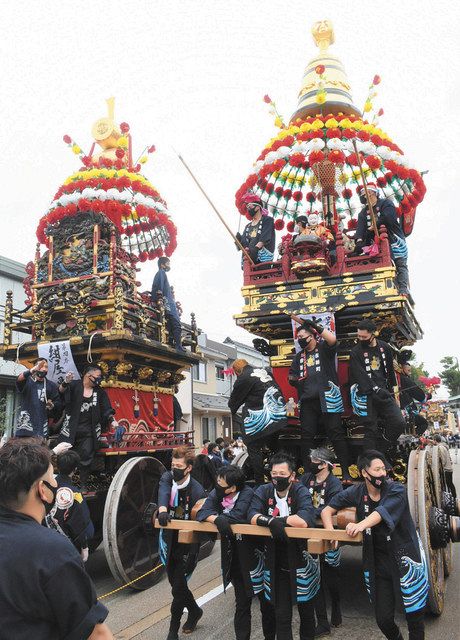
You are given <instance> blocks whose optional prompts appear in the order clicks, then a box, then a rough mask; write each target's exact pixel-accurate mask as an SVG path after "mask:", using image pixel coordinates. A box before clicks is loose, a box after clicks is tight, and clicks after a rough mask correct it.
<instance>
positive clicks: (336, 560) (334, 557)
mask: <svg viewBox="0 0 460 640" xmlns="http://www.w3.org/2000/svg"><path fill="white" fill-rule="evenodd" d="M341 555H342V553H341V550H340V548H339V549H329V551H326V553H325V554H324V562H325V563H326V564H328V565H329V566H330V567H338V566H339V565H340V557H341Z"/></svg>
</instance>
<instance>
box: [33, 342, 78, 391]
mask: <svg viewBox="0 0 460 640" xmlns="http://www.w3.org/2000/svg"><path fill="white" fill-rule="evenodd" d="M38 357H39V358H46V360H48V375H47V378H48V380H52V381H53V382H56V384H60V383H61V382H62V381H63V380H64V378H65V374H66V373H68V372H69V371H71V372H72V373H73V377H74V380H79V379H80V374H79V373H78V371H77V367H76V366H75V362H74V360H73V355H72V350H71V348H70V342H69V340H62V341H61V342H44V343H41V344H39V345H38Z"/></svg>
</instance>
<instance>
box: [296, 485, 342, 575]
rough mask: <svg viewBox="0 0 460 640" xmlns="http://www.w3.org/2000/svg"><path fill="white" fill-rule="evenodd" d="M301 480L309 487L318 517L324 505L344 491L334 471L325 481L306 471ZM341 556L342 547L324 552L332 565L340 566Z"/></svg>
mask: <svg viewBox="0 0 460 640" xmlns="http://www.w3.org/2000/svg"><path fill="white" fill-rule="evenodd" d="M299 482H300V483H301V484H303V485H304V486H305V487H306V488H307V489H308V492H309V494H310V496H311V501H312V504H313V508H314V510H315V518H316V519H318V518H320V517H321V511H322V510H323V509H324V507H327V505H328V504H329V502H330V501H331V500H332V498H333V497H334V496H335V495H337V494H338V493H340V492H341V491H343V487H342V483H341V482H340V480H339V479H338V478H336V476H334V475H333V474H332V473H330V474H329V475H328V476H327V478H326V480H323V482H318V480H317V479H316V476H315V475H314V474H313V473H304V474H303V476H302V477H301V478H300V479H299ZM340 557H341V551H340V547H338V548H337V549H329V551H326V553H325V554H324V561H325V562H326V564H328V565H330V566H332V567H338V566H339V564H340Z"/></svg>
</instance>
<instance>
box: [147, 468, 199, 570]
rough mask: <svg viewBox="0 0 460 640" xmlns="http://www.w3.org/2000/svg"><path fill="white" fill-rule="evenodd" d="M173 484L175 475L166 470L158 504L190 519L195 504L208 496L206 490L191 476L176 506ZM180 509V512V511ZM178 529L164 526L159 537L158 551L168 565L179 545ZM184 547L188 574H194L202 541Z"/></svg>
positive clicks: (163, 561) (162, 479)
mask: <svg viewBox="0 0 460 640" xmlns="http://www.w3.org/2000/svg"><path fill="white" fill-rule="evenodd" d="M172 486H173V475H172V473H171V471H165V472H164V474H163V475H162V476H161V478H160V486H159V487H158V506H159V507H166V508H167V510H168V512H169V514H170V515H171V516H172V517H173V518H174V519H178V520H190V518H191V512H192V508H193V507H194V505H195V504H196V503H197V502H198V500H201V498H204V497H206V492H205V490H204V489H203V487H202V486H201V484H200V483H199V482H197V481H196V480H195V479H194V478H190V482H189V483H188V485H187V486H186V488H185V489H182V491H179V492H178V493H179V503H178V505H176V506H172V505H170V498H171V490H172ZM179 511H180V512H179ZM178 533H179V532H178V531H176V530H173V529H169V530H168V528H167V527H164V528H162V529H160V535H159V537H158V551H159V554H160V560H161V562H162V563H163V564H164V566H165V567H166V566H167V565H168V563H169V560H170V557H171V552H172V550H173V548H174V547H176V546H177V545H179V543H178V541H177V537H178ZM181 546H182V547H184V556H187V561H186V564H185V566H186V575H187V576H190V575H192V573H193V571H194V569H195V567H196V565H197V562H198V553H199V551H200V543H197V544H187V545H185V544H184V545H181Z"/></svg>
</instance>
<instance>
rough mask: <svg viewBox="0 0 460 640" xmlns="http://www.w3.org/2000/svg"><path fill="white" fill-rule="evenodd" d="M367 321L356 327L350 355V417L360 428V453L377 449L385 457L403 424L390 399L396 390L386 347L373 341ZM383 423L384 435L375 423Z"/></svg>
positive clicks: (388, 346) (370, 327) (389, 354)
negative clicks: (362, 430) (355, 339)
mask: <svg viewBox="0 0 460 640" xmlns="http://www.w3.org/2000/svg"><path fill="white" fill-rule="evenodd" d="M376 330H377V327H376V325H375V324H374V323H373V322H372V321H371V320H362V321H361V322H360V323H359V324H358V344H357V345H356V346H355V347H353V349H352V350H351V351H350V376H349V377H350V396H351V405H352V407H353V411H354V413H355V414H356V415H357V416H358V417H359V418H361V423H362V425H363V427H364V438H363V440H362V445H363V451H365V450H366V449H378V448H379V447H380V450H381V451H382V453H385V452H386V451H387V450H388V448H389V447H390V446H391V444H394V443H395V442H396V440H397V439H398V437H399V436H400V435H401V434H402V433H403V432H404V429H405V427H406V421H405V420H404V418H403V415H402V413H401V409H400V408H399V406H398V403H397V402H396V400H395V398H394V390H395V388H396V387H397V381H396V374H395V370H394V366H393V352H392V350H391V347H390V345H389V344H387V343H386V342H384V341H383V340H377V338H376V337H375V332H376ZM378 418H381V419H382V420H383V421H384V422H385V432H384V434H383V438H384V440H386V442H384V440H382V435H381V433H380V432H379V430H378V426H377V420H378Z"/></svg>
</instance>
